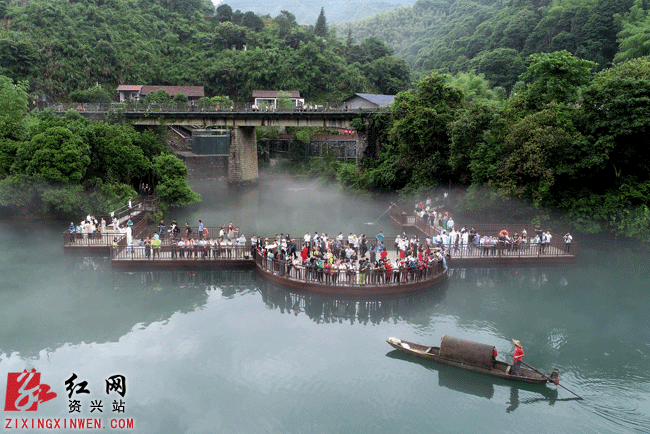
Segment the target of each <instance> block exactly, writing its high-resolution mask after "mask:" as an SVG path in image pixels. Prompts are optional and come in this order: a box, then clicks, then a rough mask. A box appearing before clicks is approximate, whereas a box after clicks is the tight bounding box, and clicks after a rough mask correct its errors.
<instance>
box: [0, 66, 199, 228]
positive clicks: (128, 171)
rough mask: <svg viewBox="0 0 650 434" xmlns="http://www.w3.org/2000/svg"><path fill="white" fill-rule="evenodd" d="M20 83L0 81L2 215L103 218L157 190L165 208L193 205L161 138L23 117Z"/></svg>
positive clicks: (75, 118) (73, 119) (71, 117)
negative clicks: (143, 188) (143, 186)
mask: <svg viewBox="0 0 650 434" xmlns="http://www.w3.org/2000/svg"><path fill="white" fill-rule="evenodd" d="M25 87H26V85H25V84H24V83H22V84H21V83H18V84H16V85H15V84H14V83H13V82H12V80H11V79H9V78H7V77H5V76H1V75H0V208H2V209H4V210H9V211H11V212H14V213H22V214H25V213H34V214H38V215H45V216H50V217H64V216H65V217H67V216H70V215H76V216H79V215H85V214H86V213H88V212H92V213H99V214H107V213H108V212H110V211H111V210H114V209H115V208H118V207H119V206H122V205H124V203H125V201H126V200H127V199H128V198H131V197H133V196H135V195H136V194H137V193H136V189H137V188H138V186H139V184H140V183H141V182H144V183H147V184H150V185H152V186H155V188H156V194H157V195H158V196H159V197H160V198H161V202H162V204H163V206H164V207H167V206H178V205H186V204H190V203H193V202H196V201H197V200H199V197H198V195H197V194H196V193H194V192H193V191H192V190H191V189H190V188H189V185H188V184H187V180H186V176H187V169H186V167H185V165H184V164H183V162H182V161H180V160H179V159H178V158H176V157H175V156H174V155H172V154H170V153H169V152H168V150H167V148H166V147H165V146H164V145H163V142H162V140H161V139H160V137H157V136H155V135H154V134H153V133H151V132H145V133H138V132H136V131H135V130H134V129H133V128H130V127H128V126H121V125H110V124H107V123H105V122H92V121H88V120H86V119H84V118H82V117H81V116H80V115H79V114H78V113H77V112H69V113H68V114H66V116H65V117H60V116H57V115H54V114H53V113H51V112H49V111H44V112H39V111H38V110H34V111H32V112H31V113H29V114H28V113H27V105H28V103H27V93H26V92H25V90H24V88H25Z"/></svg>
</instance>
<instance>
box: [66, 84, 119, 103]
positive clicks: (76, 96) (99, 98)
mask: <svg viewBox="0 0 650 434" xmlns="http://www.w3.org/2000/svg"><path fill="white" fill-rule="evenodd" d="M68 98H70V101H72V102H80V103H102V104H108V103H110V102H111V94H110V93H108V92H107V91H106V90H104V89H102V88H101V86H93V87H91V88H90V89H85V90H81V89H77V90H74V91H72V92H70V95H68Z"/></svg>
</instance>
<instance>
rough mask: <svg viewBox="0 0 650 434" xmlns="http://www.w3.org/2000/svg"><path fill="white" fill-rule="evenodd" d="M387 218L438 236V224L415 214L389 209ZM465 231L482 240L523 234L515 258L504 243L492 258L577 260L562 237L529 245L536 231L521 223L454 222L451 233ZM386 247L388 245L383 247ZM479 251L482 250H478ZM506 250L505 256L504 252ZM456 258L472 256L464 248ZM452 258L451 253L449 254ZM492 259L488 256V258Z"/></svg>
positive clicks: (573, 247) (553, 236)
mask: <svg viewBox="0 0 650 434" xmlns="http://www.w3.org/2000/svg"><path fill="white" fill-rule="evenodd" d="M390 218H391V221H392V222H393V224H395V225H398V226H402V227H404V226H412V227H414V228H416V229H418V230H419V231H421V232H423V233H425V234H427V235H429V236H430V237H432V238H433V237H437V236H438V234H439V233H440V232H441V230H442V228H441V227H440V226H439V225H438V222H431V221H428V220H424V219H422V218H420V217H419V216H417V215H415V214H408V213H407V212H406V211H399V210H398V209H396V208H393V209H391V211H390ZM463 226H464V227H465V228H466V229H467V230H468V231H469V230H471V229H472V228H474V229H475V230H476V232H477V233H478V234H479V235H480V236H481V237H483V236H484V235H487V236H492V237H498V236H499V234H500V233H501V231H503V230H506V231H507V232H508V234H509V235H510V236H514V235H515V234H519V235H521V234H522V233H523V231H524V230H526V233H527V235H526V237H525V243H523V244H524V247H523V248H522V247H521V245H517V246H516V247H517V254H514V253H513V252H514V250H515V249H513V248H512V246H511V245H509V244H507V243H504V242H496V243H497V246H498V248H497V249H495V254H494V256H499V252H500V256H577V255H578V243H577V242H573V241H572V242H571V243H570V244H569V245H567V243H565V241H564V237H563V236H562V235H559V234H556V233H553V232H551V242H550V243H548V244H547V245H544V244H542V243H541V242H540V243H538V244H536V245H533V239H534V237H535V232H536V230H537V228H536V227H535V226H533V225H531V224H525V223H524V224H522V223H504V224H495V223H493V224H482V223H481V224H465V225H460V224H459V223H458V222H455V229H456V230H457V231H458V230H460V229H461V228H462V227H463ZM454 245H455V243H451V245H445V248H450V247H451V248H453V246H454ZM387 247H388V245H387ZM481 248H482V246H481ZM504 250H506V251H507V252H504ZM457 251H458V253H459V254H460V255H464V256H465V257H467V256H476V254H475V252H474V251H473V250H470V248H469V247H468V246H467V245H465V248H464V249H460V248H458V249H457ZM452 256H453V252H452ZM490 256H492V255H490Z"/></svg>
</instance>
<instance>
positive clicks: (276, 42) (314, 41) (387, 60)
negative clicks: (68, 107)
mask: <svg viewBox="0 0 650 434" xmlns="http://www.w3.org/2000/svg"><path fill="white" fill-rule="evenodd" d="M391 52H392V50H391V49H389V48H387V47H386V46H385V44H384V43H383V42H381V41H380V40H379V39H376V38H369V39H367V40H364V41H362V42H361V43H359V44H353V43H352V42H351V41H343V40H341V39H339V38H336V37H335V35H334V32H333V30H331V29H330V28H329V26H328V24H327V20H326V17H325V16H324V15H323V14H321V16H319V18H318V20H317V22H315V23H314V25H310V26H301V25H298V23H297V22H296V19H295V16H294V15H293V14H291V13H290V12H288V11H282V13H280V14H279V15H278V16H276V17H270V16H263V17H260V16H258V15H255V14H254V13H252V12H245V13H242V12H241V11H239V10H235V11H233V10H232V8H231V7H230V6H228V5H227V4H222V5H220V6H219V7H218V8H216V9H215V8H214V6H213V5H212V3H211V2H210V1H209V0H173V1H172V0H31V1H20V0H2V1H0V74H2V75H5V76H7V77H10V78H12V79H14V80H16V81H27V82H29V93H30V95H33V98H34V99H38V97H39V96H40V97H41V98H42V96H43V95H45V96H46V98H47V99H48V100H49V101H57V102H61V101H65V100H69V99H73V98H72V97H70V94H71V93H72V92H75V91H77V92H78V91H85V90H88V89H92V88H94V87H96V86H97V85H99V86H101V87H102V89H104V90H105V92H106V93H107V94H108V95H114V92H113V91H114V90H115V88H116V87H117V86H118V85H119V84H156V85H177V86H205V90H206V94H208V96H217V95H223V96H228V97H230V99H231V100H233V101H248V100H250V97H251V92H252V91H253V90H278V89H283V90H298V91H300V93H301V95H306V96H307V97H308V98H309V100H310V101H312V102H315V103H316V102H321V101H328V100H329V101H338V100H341V99H343V98H346V97H348V96H349V95H350V93H354V92H367V93H388V94H395V93H397V92H398V91H400V90H403V89H406V88H408V86H409V85H410V69H409V67H408V65H407V64H406V62H404V61H403V60H401V59H398V58H396V57H393V56H391V55H390V53H391ZM73 96H74V94H73Z"/></svg>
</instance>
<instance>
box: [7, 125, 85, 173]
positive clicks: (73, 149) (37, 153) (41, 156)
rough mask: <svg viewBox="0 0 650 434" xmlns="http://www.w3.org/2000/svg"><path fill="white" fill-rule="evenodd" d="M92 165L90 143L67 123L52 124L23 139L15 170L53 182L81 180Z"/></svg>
mask: <svg viewBox="0 0 650 434" xmlns="http://www.w3.org/2000/svg"><path fill="white" fill-rule="evenodd" d="M89 165H90V146H88V145H87V144H85V143H84V142H83V141H82V140H81V138H80V137H79V136H77V135H74V134H73V133H72V131H70V130H69V129H68V128H65V127H50V128H47V129H46V130H45V131H44V132H43V133H39V134H36V135H35V136H34V137H33V138H32V139H31V140H30V141H27V142H22V143H21V144H20V145H19V147H18V149H17V151H16V160H15V161H14V165H13V167H12V172H13V173H16V174H25V175H28V176H31V177H34V178H36V179H38V180H41V181H45V182H53V183H78V182H80V181H81V180H82V179H83V178H84V176H85V175H86V170H87V169H88V166H89Z"/></svg>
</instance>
